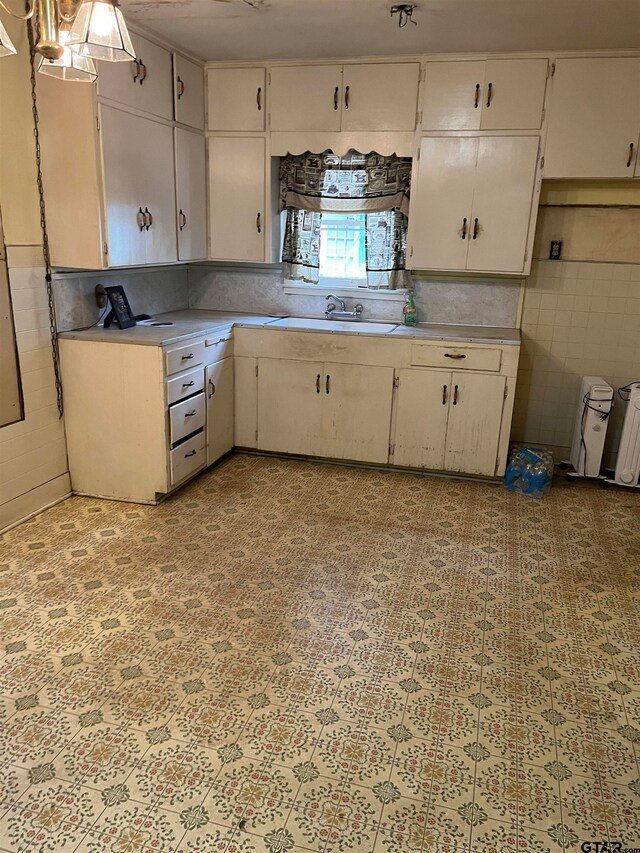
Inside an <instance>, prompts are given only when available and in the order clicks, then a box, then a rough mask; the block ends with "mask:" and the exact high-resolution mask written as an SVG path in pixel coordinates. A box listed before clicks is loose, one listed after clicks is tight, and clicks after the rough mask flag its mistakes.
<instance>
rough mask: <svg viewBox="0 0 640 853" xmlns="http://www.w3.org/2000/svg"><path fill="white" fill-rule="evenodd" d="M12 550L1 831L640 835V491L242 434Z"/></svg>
mask: <svg viewBox="0 0 640 853" xmlns="http://www.w3.org/2000/svg"><path fill="white" fill-rule="evenodd" d="M0 570H1V571H0V590H1V594H0V598H1V599H2V600H1V601H0V626H1V627H0V632H1V637H2V642H1V647H0V651H1V659H0V713H1V715H2V717H1V719H0V748H1V756H2V757H1V759H0V762H1V763H0V802H1V803H2V805H1V806H0V848H1V849H2V850H10V851H30V853H31V851H76V850H77V851H87V853H99V851H113V853H151V852H152V851H154V853H165V851H173V850H179V851H185V853H186V851H194V853H223V851H226V853H254V851H255V853H287V851H324V853H342V851H357V852H359V851H373V850H375V851H376V853H378V851H380V853H382V852H383V851H385V852H386V853H403V851H432V853H465V851H470V850H473V851H479V853H480V852H481V853H507V851H508V853H511V851H514V853H515V851H518V853H529V851H532V852H533V851H563V850H569V851H580V850H591V851H592V853H593V851H595V850H596V849H597V848H596V847H595V846H591V847H590V848H588V847H582V845H583V843H584V842H595V841H600V842H603V841H606V840H610V841H618V842H620V844H621V847H622V849H624V848H627V847H638V848H640V772H639V768H638V757H639V755H640V657H639V648H640V621H639V613H638V609H639V608H638V602H639V599H640V495H638V494H637V493H629V492H622V491H615V490H613V489H611V490H608V491H601V490H599V489H592V488H585V487H581V486H579V485H574V486H572V487H567V486H562V485H558V486H555V487H554V488H553V490H552V492H551V494H550V495H549V496H548V497H546V498H545V499H544V500H542V501H533V500H528V499H526V498H521V497H518V496H514V495H512V494H510V493H508V492H506V491H505V490H504V489H503V488H502V487H501V486H496V485H491V484H486V485H485V484H481V483H475V482H464V481H451V480H444V479H435V478H424V477H417V476H412V475H403V474H396V473H390V472H376V471H367V470H357V469H349V468H342V467H335V466H329V465H320V464H313V463H306V462H299V461H293V460H278V459H268V458H260V457H250V456H235V457H231V458H229V459H228V460H226V461H225V462H224V463H223V464H221V465H220V466H218V467H217V468H215V469H213V470H211V471H209V472H208V473H205V474H204V475H202V476H201V477H199V478H198V479H197V480H196V481H195V482H193V483H192V484H190V485H189V486H187V487H186V488H184V489H182V490H181V491H180V492H179V493H178V494H177V495H176V496H175V497H174V498H172V499H171V500H168V501H167V502H166V503H165V504H163V505H161V506H160V507H143V506H136V505H132V504H122V503H112V502H107V501H98V500H92V499H86V498H73V499H71V500H68V501H66V502H64V503H62V504H60V505H58V506H56V507H54V508H53V509H51V510H49V511H47V512H45V513H44V514H42V515H40V516H39V517H37V518H36V519H34V520H33V521H31V522H29V523H27V524H25V525H22V526H21V527H19V528H17V529H14V530H13V531H11V532H9V533H8V534H6V536H5V537H4V539H2V540H1V541H0ZM600 849H602V848H600ZM607 849H609V850H615V849H616V848H615V846H614V847H609V848H607Z"/></svg>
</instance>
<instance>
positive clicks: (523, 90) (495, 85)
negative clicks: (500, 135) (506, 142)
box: [480, 59, 548, 130]
mask: <svg viewBox="0 0 640 853" xmlns="http://www.w3.org/2000/svg"><path fill="white" fill-rule="evenodd" d="M547 68H548V62H547V60H546V59H490V60H488V61H487V63H486V65H485V77H484V95H483V99H482V118H481V121H480V129H481V130H529V129H531V130H534V129H536V128H539V127H540V125H541V123H542V107H543V105H544V91H545V88H546V85H547Z"/></svg>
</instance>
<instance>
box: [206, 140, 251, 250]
mask: <svg viewBox="0 0 640 853" xmlns="http://www.w3.org/2000/svg"><path fill="white" fill-rule="evenodd" d="M264 145H265V143H264V139H262V138H257V137H242V138H239V137H230V136H225V137H216V136H214V137H211V138H210V139H209V228H210V243H209V250H210V257H212V258H215V259H216V260H229V261H264V224H265V215H264V211H265V150H264Z"/></svg>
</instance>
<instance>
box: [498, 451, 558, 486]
mask: <svg viewBox="0 0 640 853" xmlns="http://www.w3.org/2000/svg"><path fill="white" fill-rule="evenodd" d="M552 478H553V456H552V455H551V453H550V452H549V451H548V450H545V448H544V447H514V448H513V449H512V451H511V456H510V457H509V464H508V465H507V470H506V472H505V475H504V484H505V486H506V487H507V489H509V491H511V492H520V493H521V494H523V495H529V497H533V498H541V497H542V496H543V495H545V494H546V493H547V492H548V491H549V489H550V488H551V480H552Z"/></svg>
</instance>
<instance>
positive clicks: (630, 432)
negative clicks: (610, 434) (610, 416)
mask: <svg viewBox="0 0 640 853" xmlns="http://www.w3.org/2000/svg"><path fill="white" fill-rule="evenodd" d="M621 390H622V391H624V392H628V393H629V400H628V402H627V411H626V413H625V416H624V424H623V426H622V437H621V439H620V447H619V449H618V460H617V463H616V473H615V477H614V480H613V482H615V483H618V485H620V486H635V487H638V485H639V484H638V481H639V480H640V382H632V383H631V385H627V387H626V388H624V389H621Z"/></svg>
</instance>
